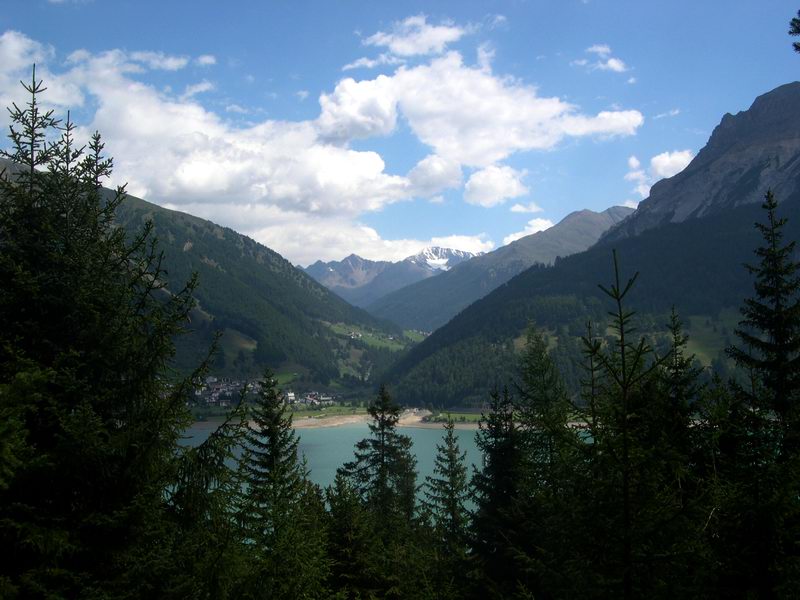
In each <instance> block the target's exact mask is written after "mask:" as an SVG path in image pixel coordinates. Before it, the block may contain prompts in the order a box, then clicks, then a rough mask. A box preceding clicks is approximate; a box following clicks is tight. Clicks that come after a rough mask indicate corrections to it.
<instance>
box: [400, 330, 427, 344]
mask: <svg viewBox="0 0 800 600" xmlns="http://www.w3.org/2000/svg"><path fill="white" fill-rule="evenodd" d="M403 335H404V336H406V337H407V338H408V339H409V340H411V341H412V342H414V343H415V344H419V343H420V342H421V341H422V340H424V339H425V338H426V337H427V336H426V335H425V334H424V333H422V332H421V331H416V330H414V329H406V330H405V331H404V332H403Z"/></svg>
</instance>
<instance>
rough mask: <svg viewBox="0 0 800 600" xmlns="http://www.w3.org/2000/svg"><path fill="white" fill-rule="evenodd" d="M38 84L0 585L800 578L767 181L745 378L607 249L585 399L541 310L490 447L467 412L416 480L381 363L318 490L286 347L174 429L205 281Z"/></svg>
mask: <svg viewBox="0 0 800 600" xmlns="http://www.w3.org/2000/svg"><path fill="white" fill-rule="evenodd" d="M26 89H27V90H28V92H29V94H30V100H29V103H28V104H27V105H26V106H25V107H23V108H17V107H14V109H13V110H12V117H13V121H14V127H13V129H12V134H11V141H12V150H11V151H10V152H9V153H8V154H6V155H5V156H6V157H7V158H10V159H12V160H13V161H15V162H16V163H17V164H18V165H20V168H19V169H18V170H17V171H15V172H14V173H4V175H3V177H2V178H1V179H0V281H2V282H3V285H2V287H0V319H1V320H2V323H3V327H2V328H0V547H2V548H3V549H4V556H5V558H4V560H3V561H2V562H0V597H3V598H45V597H46V598H327V597H334V598H586V597H624V598H642V597H648V598H676V597H683V598H693V597H723V598H745V597H764V598H769V597H792V596H796V590H797V586H798V583H800V489H798V488H799V487H800V477H799V476H798V475H799V473H798V469H799V468H800V438H799V436H800V427H799V426H800V423H798V419H800V416H799V415H798V400H799V398H798V394H799V393H800V304H798V292H799V291H800V280H799V279H798V263H797V262H796V261H795V256H796V254H795V248H794V243H793V242H789V243H787V241H786V240H784V239H782V228H783V226H784V224H785V221H784V220H782V219H779V218H778V217H777V216H776V207H777V202H776V200H775V198H774V197H773V196H772V195H771V194H768V195H767V197H766V198H765V202H764V213H763V221H762V222H760V223H758V224H757V225H756V226H757V228H758V229H759V231H760V232H761V234H762V236H763V244H762V245H761V246H760V247H759V248H757V249H756V251H755V256H754V259H753V263H752V266H751V267H749V268H750V271H751V272H752V275H753V278H754V284H755V287H754V293H753V296H752V297H751V298H748V299H745V300H744V303H743V306H742V321H741V323H740V327H739V329H738V330H737V332H736V334H737V336H738V344H737V345H735V346H732V347H731V348H729V349H728V352H729V355H730V356H731V357H732V358H733V359H734V360H735V362H736V364H737V366H738V371H737V373H736V377H735V378H733V379H731V380H730V381H722V380H720V379H718V378H717V379H715V380H713V381H712V382H711V383H701V382H702V381H704V379H702V378H701V377H700V375H701V374H700V372H699V370H697V369H696V368H694V367H693V366H692V364H693V363H692V357H691V356H688V355H687V353H686V342H687V338H686V336H685V335H684V333H683V331H682V327H681V321H680V317H679V316H678V315H676V314H674V313H673V315H672V318H671V320H670V322H669V323H667V324H665V327H666V329H667V330H668V332H669V334H670V338H671V348H670V350H669V351H668V352H667V353H665V354H663V355H657V354H656V353H655V352H654V351H653V350H652V349H651V347H650V346H649V345H648V343H647V340H645V339H642V338H639V337H637V335H636V330H635V321H636V316H635V313H634V312H633V311H632V310H631V307H629V306H628V305H627V302H626V297H627V294H628V292H629V291H630V289H631V287H632V286H633V285H635V280H636V277H635V276H633V277H631V278H628V277H627V276H623V274H622V271H623V268H622V267H621V266H620V265H619V264H618V259H617V257H616V256H613V261H614V265H615V273H616V276H615V279H614V281H612V282H609V283H608V285H607V287H605V288H604V291H605V293H606V295H607V297H608V298H607V301H608V307H609V310H610V314H611V317H612V329H613V333H614V336H613V340H614V341H613V342H612V343H608V342H607V341H606V335H605V334H606V332H605V331H604V332H602V335H600V333H601V332H597V331H595V330H593V328H592V325H591V323H589V324H587V329H586V333H585V336H584V337H583V348H584V350H583V364H582V366H583V373H584V376H583V386H582V393H581V395H580V398H579V399H578V400H573V399H571V398H570V397H569V396H568V394H566V393H565V391H564V386H563V385H562V384H561V381H560V378H559V374H558V372H557V371H556V369H555V368H554V366H553V363H552V361H551V359H550V356H549V355H548V352H547V342H546V340H545V339H544V337H543V336H542V335H540V334H539V333H537V332H536V330H535V329H531V331H530V332H529V334H528V339H527V345H526V348H525V350H524V352H523V355H522V360H521V362H520V364H519V365H518V376H517V377H516V379H515V380H514V381H509V382H508V385H507V387H506V388H505V389H502V390H498V391H497V392H496V393H494V394H493V395H492V396H491V398H490V409H489V410H488V411H487V412H486V413H485V414H484V416H483V419H482V422H481V426H480V429H479V431H478V433H477V436H478V445H479V448H480V450H481V451H482V452H483V458H484V460H483V466H482V468H481V469H480V470H478V471H476V472H474V473H472V474H470V473H468V471H467V468H466V466H465V463H464V453H463V452H462V451H461V450H460V449H459V448H458V445H457V441H456V438H455V436H454V435H453V426H452V423H450V424H448V426H447V427H446V429H445V434H444V437H443V439H442V442H441V444H440V445H439V447H438V455H437V458H436V471H435V474H434V476H432V477H429V478H427V479H426V480H425V481H424V482H419V481H417V476H416V467H415V459H414V458H413V453H412V452H411V441H410V439H409V438H408V437H407V436H404V435H402V434H400V433H398V431H397V424H398V418H399V414H400V407H399V406H397V405H396V404H395V403H394V402H393V400H392V398H391V396H390V394H389V392H388V391H387V390H386V389H385V388H381V389H380V391H379V392H378V394H377V397H376V399H375V401H374V402H373V404H372V405H371V407H370V409H369V413H370V417H371V421H370V435H369V436H368V437H367V438H366V439H364V440H362V441H361V442H359V443H358V444H357V446H356V448H355V452H354V457H353V460H352V461H351V462H349V463H347V464H345V465H343V466H342V467H341V468H340V470H339V473H338V475H337V478H336V481H335V483H334V485H333V486H331V487H330V488H328V489H325V490H322V489H320V488H319V487H318V486H316V485H314V484H312V483H311V482H310V481H309V479H308V472H307V469H306V466H305V464H304V463H303V462H302V461H300V460H299V459H298V456H297V443H298V442H297V437H296V436H295V433H294V432H293V430H292V428H291V417H290V416H289V415H288V414H287V413H286V412H285V404H284V402H283V399H282V397H281V394H280V392H279V391H278V389H277V385H276V382H275V380H274V378H273V376H272V375H271V374H270V372H269V371H265V376H264V386H263V389H262V390H261V392H260V393H259V395H258V398H257V399H256V400H255V401H254V402H252V404H251V405H249V406H248V404H247V403H242V405H241V406H240V407H239V409H238V410H237V411H236V412H235V413H233V414H232V415H231V416H230V418H229V419H228V420H227V421H226V422H225V424H224V425H223V426H222V427H220V428H219V429H218V430H217V431H216V432H215V433H214V434H212V435H211V436H210V437H209V439H208V440H207V441H206V442H205V443H203V444H202V445H200V446H198V447H195V448H188V447H186V446H185V445H183V444H182V443H181V435H182V432H183V431H184V430H185V428H186V427H187V425H188V423H189V420H190V417H189V414H188V412H187V408H186V405H187V400H188V398H189V397H190V396H191V394H192V393H193V390H194V387H195V385H196V384H197V382H199V380H200V379H201V377H202V376H203V374H204V373H205V370H206V368H207V366H208V361H205V362H203V363H201V364H200V365H199V366H198V367H197V369H196V370H195V372H194V373H193V374H192V375H191V376H189V377H187V378H184V379H179V378H178V377H177V376H176V374H175V373H174V372H173V371H171V369H170V364H171V360H172V358H173V356H174V351H175V350H174V343H173V339H174V338H175V336H177V335H180V334H181V333H182V332H183V331H184V330H185V329H186V327H187V326H188V317H189V313H190V310H191V308H192V306H193V300H192V292H193V290H194V288H195V286H196V281H194V280H191V281H189V282H187V284H186V286H185V287H184V288H183V289H179V290H178V289H170V290H167V289H165V288H164V284H163V280H164V278H163V277H162V275H163V271H162V268H161V261H162V256H161V254H159V251H158V246H157V243H156V242H155V240H153V239H152V236H151V235H150V234H151V231H150V228H149V226H145V228H144V229H143V230H142V231H141V232H140V234H139V235H137V236H135V237H133V238H130V237H126V235H125V233H124V232H123V231H122V230H121V229H120V228H119V227H117V225H116V224H115V219H114V217H115V210H116V208H117V207H118V206H119V204H120V203H121V202H123V201H124V190H119V191H118V193H117V194H116V196H115V197H114V198H113V199H112V200H111V201H107V200H106V199H103V198H102V197H101V194H100V189H101V188H100V185H101V182H102V180H103V179H104V178H105V177H107V176H108V174H109V173H110V170H111V166H112V165H111V161H110V160H107V159H105V158H104V157H103V145H102V142H101V140H100V136H99V135H95V136H94V137H93V138H92V141H91V143H90V145H89V146H88V147H87V148H77V147H76V146H75V142H74V140H73V133H74V126H73V125H72V124H71V123H70V122H69V118H67V121H66V122H63V123H62V122H58V121H56V120H55V119H54V118H53V115H52V114H51V113H49V112H45V111H43V110H42V109H41V108H40V106H39V95H40V93H41V92H42V91H43V87H42V85H41V84H40V83H39V82H37V81H36V79H35V75H34V78H33V80H32V82H31V83H30V84H29V85H28V86H27V87H26ZM54 133H55V134H57V135H58V138H57V139H56V140H55V141H53V142H51V141H50V140H51V139H52V136H53V134H54ZM621 258H622V259H624V257H621ZM610 259H612V257H610ZM620 262H623V263H624V260H622V261H620ZM623 266H624V264H623ZM239 446H241V447H243V448H244V453H243V455H242V457H241V459H239V460H236V461H233V460H231V459H232V458H233V450H234V448H236V447H239ZM420 485H421V489H420V487H419V486H420Z"/></svg>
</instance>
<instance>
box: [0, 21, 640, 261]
mask: <svg viewBox="0 0 800 600" xmlns="http://www.w3.org/2000/svg"><path fill="white" fill-rule="evenodd" d="M423 21H424V19H423ZM417 24H418V25H419V26H420V27H419V28H420V31H422V29H424V27H422V25H425V26H426V27H427V26H429V25H428V23H427V21H424V23H421V22H418V23H417ZM411 25H413V23H411ZM430 27H433V26H430ZM446 27H449V26H446ZM453 27H455V26H453ZM460 29H464V28H460ZM423 37H424V36H423ZM398 40H399V38H398ZM398 40H394V41H392V42H388V41H387V44H389V46H387V47H389V48H390V49H391V44H395V43H400V42H399V41H398ZM420 43H421V42H420ZM447 43H449V42H447ZM421 44H422V43H421ZM424 45H425V44H422V46H424ZM445 45H446V43H444V44H443V45H442V51H444V50H445ZM428 46H429V47H430V48H431V50H430V52H432V53H434V54H435V52H436V51H438V50H436V48H437V46H436V45H435V44H433V45H431V43H428ZM392 51H394V50H392ZM489 54H490V53H489V52H488V51H487V49H486V48H484V56H485V57H486V60H484V61H483V63H484V64H483V65H477V66H467V65H465V64H464V62H463V59H462V56H461V55H460V54H459V53H457V52H445V53H443V54H441V55H435V56H434V57H433V58H430V59H425V61H426V62H424V63H423V64H419V65H415V66H401V67H400V68H398V69H397V70H396V71H395V72H394V73H393V74H392V75H390V76H387V75H379V76H377V77H375V78H372V79H366V80H361V81H357V80H355V79H353V78H345V79H343V80H341V81H340V82H338V83H337V84H336V86H335V87H334V88H333V89H332V90H331V91H329V92H328V93H325V94H322V95H321V96H320V100H319V102H320V112H319V116H318V118H316V119H314V120H304V121H284V120H259V121H255V122H248V123H242V122H241V121H240V120H238V119H231V118H230V115H232V114H245V113H252V111H250V110H249V109H247V108H244V107H242V106H240V105H238V104H235V103H233V102H230V101H228V103H227V104H223V105H222V107H221V108H220V109H219V110H218V112H214V111H213V110H212V109H211V108H206V107H204V106H202V105H201V104H200V103H198V102H197V101H196V98H195V96H196V95H197V94H200V93H202V92H207V91H210V90H211V89H212V87H213V84H211V83H210V82H208V81H201V82H199V83H190V84H189V85H188V87H186V88H185V89H184V91H183V92H180V91H172V90H170V89H163V88H162V89H160V88H158V87H156V86H155V85H152V84H149V83H147V78H148V77H149V73H148V72H149V71H150V70H153V69H159V70H173V71H176V70H180V69H183V68H184V67H185V66H186V65H187V64H190V63H191V64H199V62H198V61H200V59H199V58H193V57H189V56H186V57H184V56H174V55H168V54H164V53H161V52H151V51H139V52H133V53H129V52H125V51H122V50H109V51H105V52H97V53H95V52H89V51H87V50H76V51H74V52H72V53H71V54H70V55H69V56H68V57H67V60H66V61H57V60H56V57H55V51H54V49H53V48H52V47H50V46H46V45H44V44H41V43H39V42H36V41H35V40H32V39H30V38H28V37H26V36H25V35H23V34H21V33H18V32H13V31H10V32H5V33H3V34H2V35H0V102H3V103H4V105H9V104H10V103H11V101H20V99H23V100H24V98H21V94H20V89H19V84H18V81H19V79H20V78H23V79H25V78H27V77H28V76H29V72H28V71H29V69H30V64H31V63H33V62H36V63H37V75H39V76H41V77H43V78H44V79H45V80H46V83H47V86H48V92H47V94H46V97H45V98H44V99H45V100H46V102H48V103H49V104H50V105H53V106H55V107H61V108H66V107H73V108H74V107H88V108H87V111H86V112H85V114H86V116H85V117H84V122H83V123H81V125H82V127H81V128H80V131H79V134H80V135H82V136H83V137H84V138H86V137H87V136H88V134H89V132H91V131H94V130H99V131H101V132H102V133H103V135H104V138H105V141H106V143H107V148H108V150H109V152H110V153H111V154H112V155H113V156H114V157H115V166H116V171H115V173H114V176H113V180H112V181H111V182H110V183H111V184H118V183H124V182H128V184H129V185H128V189H129V191H130V192H131V193H132V194H135V195H138V196H142V197H144V198H146V199H148V200H150V201H154V202H157V203H160V204H167V203H169V206H171V207H173V208H179V209H180V210H185V211H188V212H191V213H193V214H197V215H198V216H201V217H204V218H209V219H212V220H214V221H216V222H219V223H221V224H224V225H228V226H231V227H234V228H235V229H238V230H239V231H242V232H243V233H246V234H248V235H251V236H252V237H254V238H256V239H258V240H259V241H261V242H263V243H265V244H267V245H269V246H271V247H273V248H275V249H276V250H278V251H279V252H281V253H283V254H285V255H286V256H287V257H288V258H290V259H291V260H293V261H300V260H302V259H303V257H306V256H307V257H308V258H309V259H314V258H319V257H321V258H341V257H342V256H344V255H346V254H348V253H349V252H350V251H358V252H359V253H361V254H363V255H365V256H368V257H371V258H377V257H390V256H395V255H396V256H399V257H400V258H402V257H403V256H407V255H409V254H413V253H414V251H415V249H419V248H421V247H423V246H424V245H429V244H431V243H432V240H383V239H381V238H380V236H379V235H378V233H377V232H375V230H374V229H370V228H368V227H367V228H365V227H363V226H361V225H360V224H359V219H360V218H361V217H362V216H363V215H365V214H367V213H370V212H374V211H379V210H382V209H384V208H385V207H387V206H388V205H390V204H392V203H396V202H401V201H405V200H409V199H411V198H415V197H426V198H430V199H431V201H438V200H441V197H440V194H441V193H442V192H443V191H444V190H448V189H463V190H464V194H465V197H466V199H467V200H468V201H470V202H474V203H477V204H482V205H484V206H492V205H497V204H500V203H502V202H504V201H505V200H506V199H508V198H515V197H518V196H521V195H523V194H525V193H527V188H526V187H525V185H524V184H523V183H522V178H523V177H524V171H515V170H514V169H511V168H510V167H507V166H502V165H501V164H500V163H501V161H503V160H504V159H505V158H507V157H508V156H510V155H512V154H514V153H516V152H520V151H528V150H537V149H551V148H553V147H555V146H556V145H557V144H558V143H559V142H561V141H562V140H564V139H565V138H568V137H579V136H598V137H601V138H602V137H607V136H614V135H630V134H633V133H635V131H636V129H637V128H638V127H639V126H640V125H641V123H642V120H643V117H642V115H641V113H639V112H638V111H635V110H627V111H626V110H616V111H607V112H603V113H599V114H597V115H590V114H585V113H583V112H581V110H580V108H579V107H577V106H575V105H573V104H570V103H567V102H565V101H563V100H561V99H560V98H557V97H541V96H539V95H538V94H537V91H536V89H535V88H533V87H532V86H529V85H525V84H524V83H522V82H520V81H519V80H516V79H513V78H509V77H503V76H501V75H496V74H494V73H492V72H491V69H490V68H489V65H488V62H489V60H490V58H489ZM208 56H210V55H208ZM205 62H208V60H206V61H205ZM49 65H50V66H53V65H57V68H56V67H53V68H55V72H53V70H52V69H50V68H49ZM253 114H256V113H253ZM401 115H402V117H403V119H404V122H405V123H407V125H408V128H409V130H410V132H411V134H412V135H413V136H415V137H416V139H418V140H419V141H420V142H421V143H422V144H423V145H425V146H426V147H427V148H428V155H427V156H425V157H423V158H422V159H421V160H419V162H418V163H417V164H416V165H415V166H414V167H413V168H412V169H411V170H410V171H409V172H408V173H406V174H403V173H391V172H389V171H388V170H387V167H386V164H385V163H384V160H383V158H382V156H381V155H380V154H379V153H378V152H375V151H371V150H368V149H364V148H363V144H361V145H359V149H358V150H356V149H354V148H353V147H351V142H353V141H354V140H359V139H364V138H369V137H374V136H385V135H390V134H391V133H392V132H394V131H395V129H396V128H397V123H398V119H399V118H400V116H401ZM7 122H8V121H7V115H0V126H5V125H6V124H7ZM464 169H468V171H467V172H470V173H471V176H470V177H469V180H468V181H467V185H466V186H465V185H464V180H463V172H464ZM462 186H463V187H462ZM443 239H445V238H443ZM447 239H449V238H447ZM337 240H339V241H337ZM452 240H460V242H459V243H461V242H463V243H464V244H467V243H468V244H472V245H471V246H469V247H466V246H462V247H463V249H472V250H476V249H477V250H480V251H485V250H486V249H488V248H489V247H490V245H491V244H492V242H491V240H489V239H488V238H486V236H483V237H481V235H477V236H476V235H467V236H456V237H454V238H452ZM440 241H441V240H440ZM351 242H352V244H351ZM442 244H443V245H453V244H452V243H445V242H444V241H442ZM345 250H347V251H345ZM339 251H342V254H340V255H338V256H337V255H336V253H337V252H339Z"/></svg>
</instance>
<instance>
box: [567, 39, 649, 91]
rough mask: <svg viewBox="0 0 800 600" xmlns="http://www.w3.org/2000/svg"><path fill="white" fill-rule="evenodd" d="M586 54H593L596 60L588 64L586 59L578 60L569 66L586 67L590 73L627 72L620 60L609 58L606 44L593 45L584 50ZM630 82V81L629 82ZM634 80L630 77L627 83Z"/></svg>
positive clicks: (609, 49)
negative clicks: (596, 71)
mask: <svg viewBox="0 0 800 600" xmlns="http://www.w3.org/2000/svg"><path fill="white" fill-rule="evenodd" d="M586 53H587V54H594V55H595V57H596V58H597V60H595V61H594V62H590V61H589V60H588V59H586V58H579V59H576V60H573V61H571V62H570V63H569V64H570V65H572V66H576V67H587V68H588V69H589V70H590V71H595V70H599V71H613V72H614V73H624V72H625V71H628V70H629V69H628V65H626V64H625V61H623V60H622V59H621V58H617V57H615V56H611V47H610V46H609V45H608V44H595V45H593V46H589V47H588V48H586ZM631 80H632V81H631ZM635 81H636V79H635V78H633V77H631V78H630V79H629V80H628V83H635Z"/></svg>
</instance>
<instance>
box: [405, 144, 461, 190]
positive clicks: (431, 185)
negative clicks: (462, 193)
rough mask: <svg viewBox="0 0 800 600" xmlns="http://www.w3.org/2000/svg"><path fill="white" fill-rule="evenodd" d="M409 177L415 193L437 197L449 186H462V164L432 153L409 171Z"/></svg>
mask: <svg viewBox="0 0 800 600" xmlns="http://www.w3.org/2000/svg"><path fill="white" fill-rule="evenodd" d="M408 179H409V181H410V182H411V185H412V186H413V188H414V193H415V194H418V195H420V196H426V197H435V196H436V194H438V193H439V192H442V191H444V190H446V189H448V188H457V187H460V186H461V166H460V165H459V164H458V163H457V162H455V161H452V160H447V159H444V158H442V157H441V156H436V155H435V154H431V155H429V156H426V157H425V158H423V159H422V160H421V161H419V162H418V163H417V164H416V166H414V168H413V169H411V171H409V173H408Z"/></svg>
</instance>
